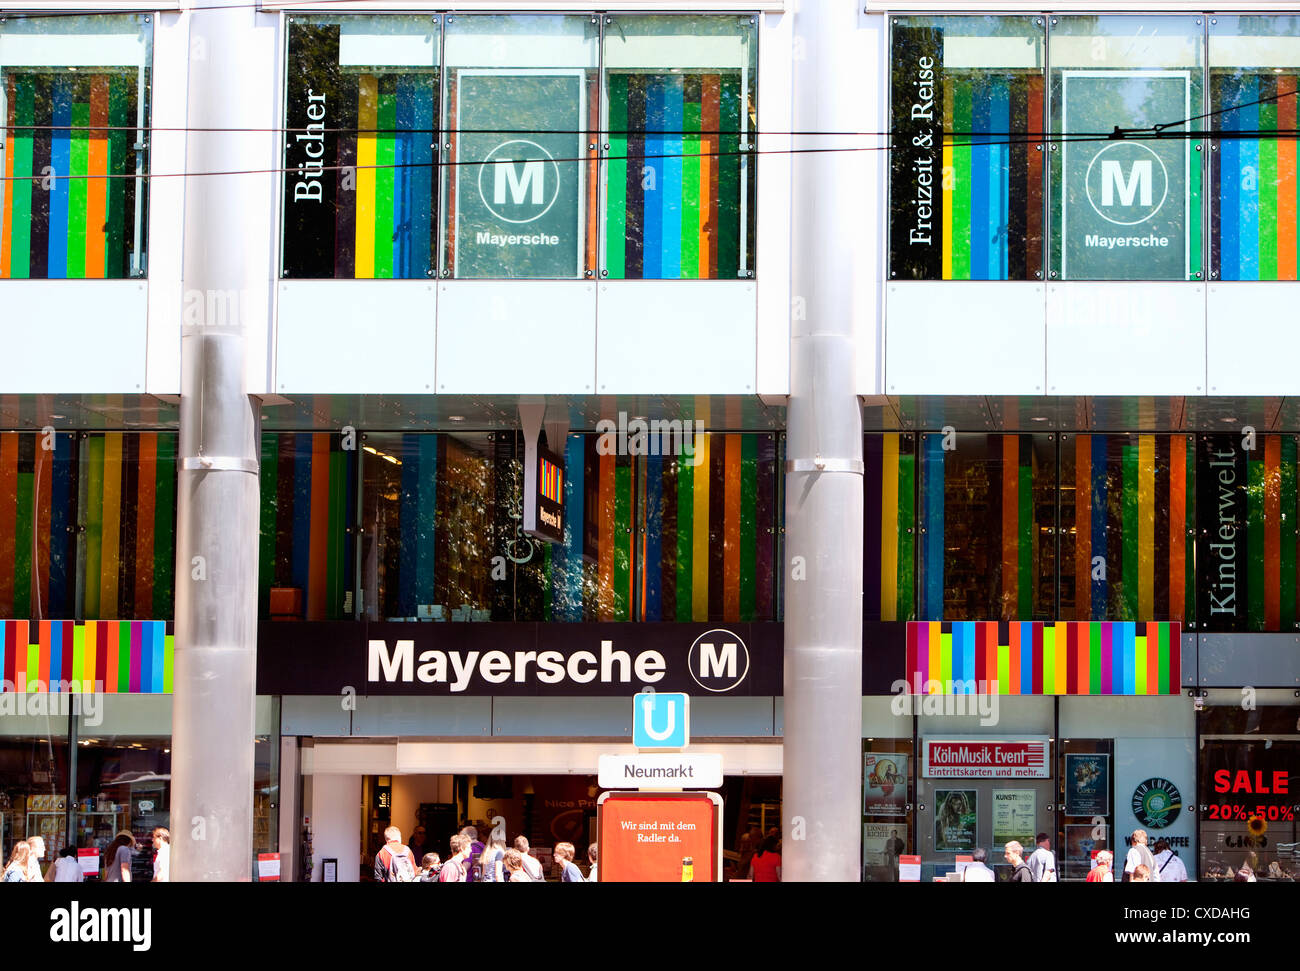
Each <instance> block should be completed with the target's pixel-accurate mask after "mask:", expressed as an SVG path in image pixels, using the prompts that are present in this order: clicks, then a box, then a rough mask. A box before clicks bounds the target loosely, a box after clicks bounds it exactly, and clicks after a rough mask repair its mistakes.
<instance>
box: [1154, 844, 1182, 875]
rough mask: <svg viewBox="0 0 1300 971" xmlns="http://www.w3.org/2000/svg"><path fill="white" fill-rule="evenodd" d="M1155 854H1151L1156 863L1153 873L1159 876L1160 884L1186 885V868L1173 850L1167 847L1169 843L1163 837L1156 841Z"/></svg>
mask: <svg viewBox="0 0 1300 971" xmlns="http://www.w3.org/2000/svg"><path fill="white" fill-rule="evenodd" d="M1155 850H1156V851H1155V853H1154V854H1153V856H1154V858H1155V861H1156V868H1155V872H1156V873H1157V874H1159V876H1160V882H1161V883H1186V882H1187V867H1186V866H1184V865H1183V861H1182V860H1180V859H1179V858H1178V854H1177V853H1175V852H1174V848H1173V847H1172V846H1170V845H1169V841H1168V840H1167V839H1165V838H1163V837H1161V838H1160V839H1158V840H1156V847H1155Z"/></svg>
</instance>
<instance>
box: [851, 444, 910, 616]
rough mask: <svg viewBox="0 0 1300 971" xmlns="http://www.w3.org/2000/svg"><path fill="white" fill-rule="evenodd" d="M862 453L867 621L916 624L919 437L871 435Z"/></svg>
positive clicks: (864, 598) (863, 569)
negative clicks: (895, 621) (917, 450)
mask: <svg viewBox="0 0 1300 971" xmlns="http://www.w3.org/2000/svg"><path fill="white" fill-rule="evenodd" d="M862 454H863V461H864V466H865V477H864V480H863V484H864V491H865V494H866V495H865V507H864V509H863V517H862V527H863V537H862V539H863V542H862V552H863V559H862V589H863V592H864V597H863V610H864V614H863V616H864V617H865V619H867V620H912V619H913V618H914V617H915V616H916V608H915V601H914V597H913V582H914V576H915V561H916V552H915V545H914V542H913V541H914V538H915V528H916V523H915V513H916V436H915V435H905V434H898V433H888V434H885V435H867V436H866V437H865V438H864V439H863V448H862ZM877 591H879V596H876V592H877Z"/></svg>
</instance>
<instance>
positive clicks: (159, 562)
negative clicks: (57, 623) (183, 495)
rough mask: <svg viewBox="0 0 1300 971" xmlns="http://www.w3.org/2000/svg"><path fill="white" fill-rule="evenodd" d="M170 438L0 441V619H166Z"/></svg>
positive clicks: (171, 545) (171, 517)
mask: <svg viewBox="0 0 1300 971" xmlns="http://www.w3.org/2000/svg"><path fill="white" fill-rule="evenodd" d="M175 519H176V436H175V435H173V434H168V433H155V432H143V433H128V432H102V433H98V432H97V433H85V432H80V433H77V432H58V433H53V434H50V435H48V436H47V435H45V434H43V433H38V432H6V433H2V434H0V618H13V619H33V620H47V619H50V618H54V619H58V620H65V619H83V618H84V619H90V620H130V619H139V620H150V619H159V620H168V619H170V618H171V615H172V584H173V572H174V569H175V566H174V559H175V532H176V530H175Z"/></svg>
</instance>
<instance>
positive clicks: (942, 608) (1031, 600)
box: [920, 434, 1037, 620]
mask: <svg viewBox="0 0 1300 971" xmlns="http://www.w3.org/2000/svg"><path fill="white" fill-rule="evenodd" d="M944 441H945V436H944V435H942V434H927V435H925V436H923V454H924V461H923V463H922V466H921V488H920V505H921V516H920V521H921V528H922V531H923V532H922V535H923V536H924V541H923V542H922V544H921V616H922V617H927V618H933V619H938V618H940V617H953V618H956V619H969V618H971V617H980V616H981V615H982V616H984V617H989V616H1000V617H1001V618H1002V619H1004V620H1011V619H1015V618H1018V617H1032V616H1033V612H1034V604H1035V597H1034V592H1035V580H1034V571H1035V564H1036V563H1037V547H1036V537H1037V530H1036V528H1035V522H1034V502H1033V489H1034V485H1035V481H1034V480H1035V477H1036V473H1037V468H1036V461H1035V457H1034V449H1033V436H1032V435H987V436H983V435H961V436H958V437H957V439H956V441H955V442H954V443H953V444H955V445H956V448H953V449H951V450H946V449H944V447H943V445H944Z"/></svg>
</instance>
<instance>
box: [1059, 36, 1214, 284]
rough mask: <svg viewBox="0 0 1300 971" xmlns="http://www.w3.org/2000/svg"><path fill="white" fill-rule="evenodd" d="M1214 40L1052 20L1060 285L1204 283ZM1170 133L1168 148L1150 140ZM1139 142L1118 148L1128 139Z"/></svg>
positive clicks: (1161, 141) (1166, 137) (1165, 139)
mask: <svg viewBox="0 0 1300 971" xmlns="http://www.w3.org/2000/svg"><path fill="white" fill-rule="evenodd" d="M1203 30H1204V28H1203V27H1202V26H1201V25H1200V24H1198V23H1197V21H1196V18H1195V17H1193V16H1182V17H1138V16H1062V17H1059V18H1052V27H1051V30H1050V32H1049V39H1048V62H1049V63H1050V64H1051V78H1050V81H1051V88H1050V92H1049V98H1050V102H1051V105H1050V107H1051V124H1052V132H1053V134H1055V135H1057V136H1061V135H1064V136H1072V137H1065V138H1058V139H1057V142H1058V143H1059V144H1058V145H1055V146H1054V148H1059V150H1053V151H1052V152H1050V155H1051V200H1050V201H1051V222H1052V264H1051V265H1052V275H1053V277H1055V278H1058V279H1063V280H1188V279H1200V278H1201V273H1202V268H1201V171H1202V162H1203V158H1202V156H1203V155H1204V152H1203V151H1202V150H1201V149H1202V147H1203V146H1202V144H1201V143H1200V142H1199V141H1195V140H1193V139H1190V138H1186V137H1181V136H1180V134H1179V133H1183V132H1187V131H1199V130H1200V129H1201V121H1200V120H1199V116H1200V115H1201V114H1202V107H1201V104H1202V86H1203V83H1204V68H1203V65H1204V58H1203V42H1202V41H1203ZM1154 126H1160V131H1161V134H1162V137H1154V136H1153V137H1141V134H1142V133H1143V132H1151V131H1152V129H1153V127H1154ZM1117 129H1118V130H1119V131H1120V132H1124V131H1132V132H1135V133H1136V134H1134V135H1130V136H1128V137H1123V138H1116V137H1112V136H1113V135H1114V133H1115V132H1116V130H1117Z"/></svg>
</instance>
